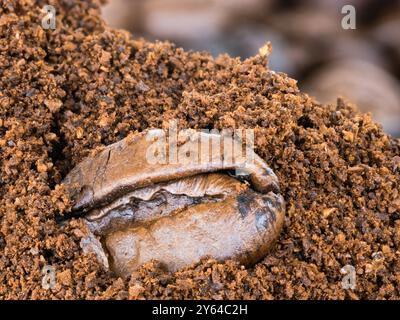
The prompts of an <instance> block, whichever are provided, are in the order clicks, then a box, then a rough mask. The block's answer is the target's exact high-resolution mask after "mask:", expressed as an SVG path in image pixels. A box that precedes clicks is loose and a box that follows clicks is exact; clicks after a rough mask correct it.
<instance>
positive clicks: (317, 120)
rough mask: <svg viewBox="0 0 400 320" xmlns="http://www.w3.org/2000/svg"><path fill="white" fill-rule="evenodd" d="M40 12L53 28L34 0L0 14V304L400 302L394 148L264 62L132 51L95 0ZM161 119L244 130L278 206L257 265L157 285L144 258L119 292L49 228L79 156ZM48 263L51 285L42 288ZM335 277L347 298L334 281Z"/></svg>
mask: <svg viewBox="0 0 400 320" xmlns="http://www.w3.org/2000/svg"><path fill="white" fill-rule="evenodd" d="M52 3H54V5H55V7H56V11H57V18H58V20H57V29H56V30H54V31H53V30H43V29H42V28H41V25H40V21H41V19H42V12H41V8H42V7H43V5H45V4H47V3H46V1H34V0H7V1H3V2H2V3H1V4H0V35H1V36H0V72H1V77H0V88H1V90H0V119H1V126H0V235H1V237H0V239H3V240H0V241H1V242H0V243H1V245H0V270H1V272H0V299H12V298H16V299H32V298H33V299H38V298H70V299H80V298H86V299H108V298H119V299H125V298H132V299H134V298H162V299H168V298H175V299H183V298H209V299H221V298H222V299H242V298H244V299H307V298H310V299H311V298H315V299H344V298H350V299H378V298H379V299H380V298H382V299H396V298H397V299H398V298H400V292H399V288H400V278H399V276H398V275H399V274H400V258H399V247H400V220H399V218H400V205H399V198H400V195H399V189H400V188H399V185H400V172H399V169H398V163H397V162H398V161H397V162H396V160H395V159H396V157H399V156H400V141H399V140H394V139H392V138H391V137H389V136H387V135H386V134H385V133H384V132H383V131H382V129H381V127H380V126H379V125H377V124H376V123H374V122H373V121H372V120H371V119H370V117H369V116H368V115H363V114H360V113H359V112H358V111H357V110H355V109H354V108H353V107H352V106H351V105H348V104H346V103H345V102H344V101H342V100H338V103H337V104H336V105H321V104H319V103H318V102H317V101H315V100H313V99H312V98H310V97H309V96H308V95H306V94H304V93H301V92H300V91H299V90H298V88H297V85H296V81H295V80H293V79H290V78H288V77H287V76H286V75H284V74H281V73H275V72H272V71H271V70H269V69H268V68H267V67H266V63H267V61H266V57H265V56H263V55H257V56H255V57H253V58H250V59H247V60H245V61H240V60H239V59H235V58H230V57H228V56H226V55H222V56H220V57H218V58H215V59H214V58H212V57H211V56H210V55H209V54H207V53H199V52H185V51H183V50H182V49H179V48H176V47H175V46H173V45H172V44H170V43H167V42H164V43H161V42H156V43H148V42H145V41H143V40H134V39H132V37H131V35H129V34H128V33H127V32H123V31H118V30H113V29H110V28H109V27H107V26H106V25H105V23H104V22H103V21H102V20H101V18H100V11H99V7H98V3H97V1H94V0H86V1H83V0H76V1H73V4H72V2H71V1H66V0H58V1H53V2H52ZM71 44H72V45H71ZM64 45H66V47H64ZM73 47H75V48H73ZM147 88H148V90H147ZM143 89H144V90H143ZM172 119H177V120H178V121H179V127H180V128H194V129H198V128H216V129H222V128H227V127H235V128H252V129H254V130H255V147H256V150H255V151H256V153H257V154H258V155H260V157H261V158H263V160H264V161H265V162H266V163H268V165H270V166H271V169H272V170H273V171H274V172H275V173H276V174H277V176H278V178H279V181H280V185H281V193H282V195H283V197H284V198H285V201H286V204H287V210H286V221H285V226H284V228H283V231H282V233H281V235H280V238H279V240H278V242H277V244H276V246H275V248H274V250H273V251H272V252H270V253H269V254H268V255H267V257H266V258H265V259H264V260H262V261H261V262H259V263H257V264H256V265H255V266H253V267H250V268H244V267H242V266H240V265H239V264H237V263H234V262H232V261H227V262H226V263H218V262H216V261H213V260H203V261H202V262H200V263H197V264H195V265H192V266H190V267H187V268H185V269H182V270H180V271H177V272H175V273H168V272H166V271H165V270H163V268H162V267H161V266H160V265H159V264H158V262H156V261H154V262H150V263H147V264H146V265H144V266H143V267H142V268H140V269H139V270H138V271H136V272H135V274H133V275H131V277H130V279H126V280H122V279H120V278H117V277H116V276H115V275H114V274H112V273H111V272H105V271H104V270H103V269H102V268H101V265H100V264H98V263H97V262H96V258H95V257H94V256H91V255H89V256H85V255H84V254H83V252H82V250H81V248H80V245H79V244H80V241H81V239H82V238H83V237H85V236H86V234H87V231H88V230H86V227H85V225H84V224H83V223H82V221H81V220H79V219H72V220H69V221H68V222H67V223H64V224H62V223H59V221H62V220H63V219H62V216H63V215H64V212H67V211H68V210H69V209H70V206H71V204H70V202H69V200H68V197H67V195H66V192H65V191H64V189H63V187H62V186H60V183H61V181H62V179H63V178H64V177H65V176H66V174H67V173H68V172H69V171H70V170H71V169H72V168H73V167H74V166H75V165H77V164H78V163H79V162H80V161H81V160H82V159H83V157H85V156H87V155H90V154H95V153H97V152H98V151H99V150H100V148H102V147H104V146H107V145H110V144H112V143H114V142H116V141H118V140H121V139H123V138H124V137H126V136H127V135H128V134H129V133H130V132H135V131H143V130H145V129H147V128H151V127H156V128H160V127H166V126H167V125H168V123H169V121H170V120H172ZM78 128H82V135H81V134H79V136H80V139H77V132H78ZM37 164H45V165H46V168H47V170H46V171H45V170H39V171H42V172H39V171H38V168H37ZM350 168H357V169H356V170H351V169H350ZM359 168H362V170H361V169H359ZM42 169H44V167H43V168H42ZM349 169H350V170H349ZM326 209H330V210H329V211H326ZM333 209H335V210H333ZM324 210H325V211H324ZM327 212H329V214H327ZM324 213H325V214H324ZM32 248H35V249H36V250H37V252H38V254H35V255H32V253H31V250H32ZM48 265H50V266H52V267H54V268H55V272H56V274H57V282H56V287H55V288H54V289H49V290H46V289H43V288H42V286H41V280H42V277H43V274H42V269H43V267H44V266H48ZM346 265H351V266H354V268H355V270H356V287H355V289H354V290H347V289H344V288H343V287H342V285H341V281H342V277H343V275H342V273H341V272H340V270H341V269H342V268H343V267H344V266H346Z"/></svg>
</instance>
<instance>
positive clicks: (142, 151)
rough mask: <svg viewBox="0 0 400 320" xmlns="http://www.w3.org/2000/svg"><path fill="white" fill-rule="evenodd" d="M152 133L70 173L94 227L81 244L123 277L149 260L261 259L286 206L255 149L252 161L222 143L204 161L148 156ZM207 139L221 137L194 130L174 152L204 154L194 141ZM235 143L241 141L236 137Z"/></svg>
mask: <svg viewBox="0 0 400 320" xmlns="http://www.w3.org/2000/svg"><path fill="white" fill-rule="evenodd" d="M153 134H154V131H152V130H150V131H147V132H143V133H139V134H136V135H132V136H128V137H127V138H125V139H123V140H121V141H119V142H117V143H115V144H112V145H110V146H108V147H106V148H105V149H104V150H103V151H102V152H100V153H99V154H97V155H96V156H94V157H89V158H87V159H85V160H84V161H83V162H82V163H80V164H78V165H77V166H76V167H75V168H74V169H73V170H72V171H71V172H70V173H69V175H68V176H67V177H66V178H65V180H64V183H65V185H66V186H67V189H68V190H69V193H70V196H71V198H72V200H73V201H74V206H73V210H74V211H78V212H81V214H82V215H83V217H84V219H85V221H86V223H87V225H88V226H89V229H90V230H91V232H92V234H91V235H90V236H89V237H87V238H85V239H83V241H82V243H81V245H82V247H83V249H84V251H85V252H90V251H91V252H94V253H95V254H96V255H97V256H98V258H99V260H100V261H101V262H102V263H103V264H104V266H105V267H106V268H109V267H110V268H111V269H112V270H113V271H115V272H116V273H117V274H119V275H121V276H129V275H130V273H131V272H132V271H134V270H135V269H137V268H138V267H139V266H140V265H142V264H143V263H145V262H149V261H150V260H152V259H155V260H158V261H160V262H161V263H163V264H164V265H165V266H166V267H167V269H168V270H171V271H175V270H177V269H179V268H182V267H184V266H187V265H190V264H192V263H196V262H198V261H199V260H200V259H201V258H203V257H211V258H214V259H217V260H221V261H223V260H226V259H234V260H237V261H239V262H240V263H243V264H245V265H250V264H253V263H255V262H257V261H258V260H260V259H261V258H263V257H264V256H265V255H266V253H267V251H268V250H269V249H270V247H271V245H272V244H273V242H274V241H275V240H276V238H277V237H278V235H279V233H280V230H281V228H282V225H283V220H284V211H285V207H284V201H283V198H282V196H281V195H280V194H279V185H278V179H277V177H276V176H275V174H274V173H273V172H272V170H271V169H270V168H269V167H268V166H267V165H266V164H265V163H264V162H263V160H262V159H261V158H259V157H258V156H257V155H255V154H252V155H251V157H250V158H251V159H252V161H249V158H246V157H239V156H237V155H234V156H233V157H232V159H229V160H228V159H227V157H226V153H224V152H223V151H224V150H222V149H218V151H222V152H215V150H209V151H210V152H209V157H208V158H207V160H206V161H195V160H194V158H193V157H192V158H190V159H191V161H187V160H188V159H184V160H185V163H182V161H178V162H176V163H171V162H169V161H167V162H165V163H161V164H160V163H151V162H152V161H149V150H150V149H151V148H152V147H153V146H152V145H151V144H152V143H154V139H152V138H151V137H152V135H153ZM149 137H150V139H149ZM205 138H210V139H217V140H219V141H221V140H222V137H221V136H219V135H216V134H214V135H211V134H206V133H200V132H193V133H192V134H191V135H190V137H188V138H186V139H184V140H183V141H182V140H181V141H179V143H177V144H176V151H177V153H178V154H197V155H199V154H200V153H198V152H197V151H198V150H197V149H196V148H198V146H199V143H200V142H201V141H202V142H204V141H206V139H205ZM210 141H211V140H210ZM234 144H235V146H236V147H238V148H239V147H241V145H240V143H239V142H238V141H237V140H234ZM206 146H207V147H206V148H208V145H206ZM172 148H174V147H172V146H171V145H169V146H168V148H167V150H166V151H167V153H169V150H170V149H172ZM203 151H204V150H203ZM222 154H224V157H225V158H224V157H222V156H221V155H222ZM246 159H247V160H246ZM181 160H182V159H181ZM197 160H199V159H197ZM232 169H236V170H241V172H245V173H246V176H245V181H244V182H241V181H240V180H238V179H237V178H236V177H233V176H230V175H229V174H228V173H227V170H232ZM246 180H247V181H248V182H247V181H246Z"/></svg>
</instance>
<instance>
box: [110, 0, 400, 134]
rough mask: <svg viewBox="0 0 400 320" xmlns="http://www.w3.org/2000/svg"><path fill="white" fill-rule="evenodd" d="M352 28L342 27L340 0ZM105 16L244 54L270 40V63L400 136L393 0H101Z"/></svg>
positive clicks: (399, 23)
mask: <svg viewBox="0 0 400 320" xmlns="http://www.w3.org/2000/svg"><path fill="white" fill-rule="evenodd" d="M348 4H350V5H353V6H354V8H355V10H356V29H343V28H342V24H341V22H342V19H343V17H344V16H345V14H342V13H341V10H342V7H343V6H344V5H348ZM103 16H104V18H105V20H106V21H107V22H108V23H109V24H110V25H111V26H113V27H116V28H123V29H127V30H129V31H131V32H132V33H133V35H134V37H144V38H146V39H148V40H156V39H158V40H170V41H172V42H174V43H176V44H177V45H178V46H181V47H183V48H184V49H186V50H190V49H192V50H200V51H204V50H205V51H209V52H211V53H212V54H213V55H214V56H217V55H218V54H220V53H225V52H227V53H229V54H230V55H231V56H240V57H241V58H242V59H245V58H247V57H249V56H252V55H254V54H256V53H257V52H258V49H259V48H260V47H261V46H263V45H264V44H265V42H266V41H271V43H272V46H273V52H272V55H271V56H270V67H271V69H273V70H275V71H281V72H285V73H287V74H288V75H289V76H290V77H292V78H294V79H297V80H299V82H298V84H299V87H300V89H301V90H303V91H305V92H307V93H309V94H310V95H312V96H315V97H316V98H317V99H318V100H319V101H321V102H324V103H325V102H335V101H336V97H337V96H342V97H344V98H345V99H347V100H349V101H351V102H354V103H356V104H357V105H358V107H359V108H360V109H361V110H362V111H370V112H372V114H373V117H374V118H375V120H377V121H378V122H380V123H381V124H382V125H383V126H384V128H385V130H386V132H388V133H390V134H392V135H393V136H396V137H400V90H399V89H400V0H382V1H379V0H348V1H345V0H336V1H330V0H305V1H295V0H279V1H278V0H246V1H244V0H108V4H107V5H106V6H105V7H104V8H103Z"/></svg>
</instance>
